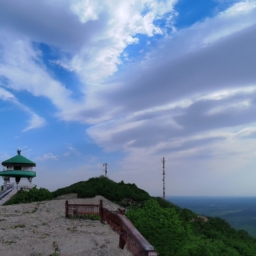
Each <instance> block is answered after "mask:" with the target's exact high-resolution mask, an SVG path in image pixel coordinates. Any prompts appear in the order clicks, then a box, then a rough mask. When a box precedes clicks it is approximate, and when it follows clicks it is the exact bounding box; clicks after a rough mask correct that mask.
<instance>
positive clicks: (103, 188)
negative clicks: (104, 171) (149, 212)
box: [52, 176, 150, 206]
mask: <svg viewBox="0 0 256 256" xmlns="http://www.w3.org/2000/svg"><path fill="white" fill-rule="evenodd" d="M70 193H77V196H78V197H79V198H88V197H95V196H97V195H102V196H104V197H106V198H107V199H109V200H111V201H112V202H116V203H118V204H120V205H123V206H128V205H130V204H133V203H137V204H139V203H141V202H144V201H145V200H148V199H149V198H150V196H149V194H148V193H147V192H146V191H144V190H142V189H139V188H138V187H137V186H136V185H135V184H129V183H128V184H125V183H124V182H123V181H121V182H119V183H116V182H114V181H112V180H110V179H108V178H105V177H104V176H102V177H100V178H91V179H89V180H87V181H81V182H78V183H75V184H73V185H71V186H69V187H66V188H61V189H58V190H56V191H54V192H53V193H52V194H53V197H57V196H61V195H66V194H70Z"/></svg>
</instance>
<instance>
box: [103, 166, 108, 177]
mask: <svg viewBox="0 0 256 256" xmlns="http://www.w3.org/2000/svg"><path fill="white" fill-rule="evenodd" d="M103 166H105V177H107V173H108V164H107V163H105V164H103Z"/></svg>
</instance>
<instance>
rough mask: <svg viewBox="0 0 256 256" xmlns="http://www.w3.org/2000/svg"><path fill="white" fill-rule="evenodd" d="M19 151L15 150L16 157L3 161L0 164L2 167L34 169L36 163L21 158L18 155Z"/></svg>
mask: <svg viewBox="0 0 256 256" xmlns="http://www.w3.org/2000/svg"><path fill="white" fill-rule="evenodd" d="M20 152H21V150H17V153H18V155H16V156H14V157H12V158H10V159H8V160H5V161H3V162H2V165H3V166H6V167H9V166H17V165H21V166H27V167H35V166H36V163H34V162H32V161H31V160H29V159H27V158H26V157H24V156H22V155H21V154H20Z"/></svg>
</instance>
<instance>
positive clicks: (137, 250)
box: [66, 200, 157, 256]
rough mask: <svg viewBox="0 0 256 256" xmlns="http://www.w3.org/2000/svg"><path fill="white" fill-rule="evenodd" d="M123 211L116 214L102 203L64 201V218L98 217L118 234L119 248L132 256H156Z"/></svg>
mask: <svg viewBox="0 0 256 256" xmlns="http://www.w3.org/2000/svg"><path fill="white" fill-rule="evenodd" d="M124 212H125V211H124V210H121V209H118V213H116V212H112V211H110V210H108V209H107V208H105V207H103V201H102V200H100V203H99V205H95V204H69V203H68V201H66V217H67V218H68V217H72V216H75V215H83V214H85V215H86V214H93V215H100V217H101V219H102V221H104V222H107V223H108V224H109V225H110V227H111V228H112V229H113V230H114V231H115V232H117V233H118V234H119V247H120V248H122V249H124V247H125V246H126V249H127V250H129V251H130V252H132V254H133V255H134V256H157V252H156V251H155V250H154V247H153V246H152V245H151V244H149V242H148V241H147V240H146V239H145V238H144V237H143V236H142V235H141V234H140V232H139V231H138V230H137V229H136V228H135V227H134V225H133V224H132V223H131V221H130V220H128V219H127V218H126V217H125V215H124Z"/></svg>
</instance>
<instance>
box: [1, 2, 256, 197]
mask: <svg viewBox="0 0 256 256" xmlns="http://www.w3.org/2000/svg"><path fill="white" fill-rule="evenodd" d="M255 17H256V0H194V1H191V0H129V1H127V0H105V1H102V0H55V1H52V0H42V1H34V0H20V1H16V0H1V1H0V161H1V162H2V161H5V160H7V159H8V158H10V157H13V156H15V155H16V154H17V153H16V150H17V149H18V148H20V149H21V154H22V155H23V156H25V157H27V158H28V159H30V160H32V161H34V162H36V164H37V166H36V168H35V171H36V172H37V177H36V178H35V179H34V180H33V183H34V184H36V185H37V186H38V187H44V188H47V189H49V190H50V191H53V190H56V189H58V188H60V187H65V186H68V185H71V184H73V183H75V182H79V181H82V180H87V179H89V178H91V177H98V176H100V175H104V166H103V164H104V163H107V164H108V177H109V178H110V179H112V180H114V181H117V182H120V181H122V180H123V181H124V182H125V183H135V184H136V185H137V186H138V187H140V188H142V189H145V190H146V191H148V192H149V193H150V194H151V195H153V196H162V189H163V181H162V178H163V177H162V172H163V170H162V159H163V157H165V159H166V163H165V172H166V176H165V186H166V195H168V196H256V18H255Z"/></svg>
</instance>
